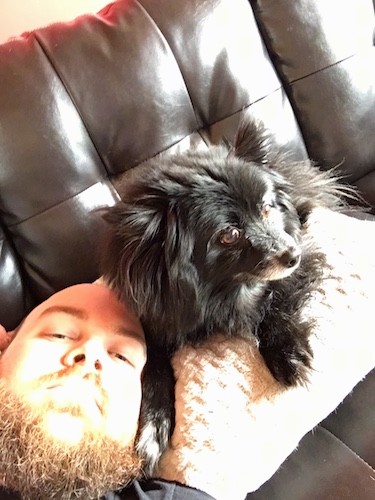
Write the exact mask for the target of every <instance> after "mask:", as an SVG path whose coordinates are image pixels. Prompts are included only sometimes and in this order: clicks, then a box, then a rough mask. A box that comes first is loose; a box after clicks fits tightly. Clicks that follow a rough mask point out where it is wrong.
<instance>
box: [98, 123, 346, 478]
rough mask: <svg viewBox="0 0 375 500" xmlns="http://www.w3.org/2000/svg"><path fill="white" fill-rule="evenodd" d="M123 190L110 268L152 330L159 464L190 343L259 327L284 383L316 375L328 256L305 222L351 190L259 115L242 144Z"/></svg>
mask: <svg viewBox="0 0 375 500" xmlns="http://www.w3.org/2000/svg"><path fill="white" fill-rule="evenodd" d="M117 187H118V190H119V193H120V197H121V201H120V202H119V203H118V204H117V205H115V206H114V207H112V208H110V209H109V210H108V212H107V213H106V214H105V219H106V221H107V222H108V224H109V227H110V234H109V240H108V244H107V246H106V248H105V251H104V256H103V266H102V271H103V274H104V277H105V278H106V280H108V282H109V283H110V284H111V285H112V286H113V287H114V288H115V289H116V290H117V292H118V293H119V295H120V297H121V298H122V299H125V300H126V301H127V302H128V303H129V304H130V305H131V307H132V309H133V310H134V311H135V313H136V314H137V315H139V316H140V317H141V320H142V322H143V325H144V328H145V331H146V335H147V340H148V344H149V353H150V359H149V361H148V363H147V365H146V370H145V373H144V380H143V384H144V398H143V406H142V416H141V420H142V422H141V428H140V436H139V449H140V451H141V453H143V454H144V455H145V457H146V459H147V468H146V473H149V472H151V470H152V468H153V466H154V464H155V463H156V460H157V459H158V457H159V455H160V453H161V451H163V449H164V447H165V446H166V444H167V442H168V437H169V435H170V433H171V431H172V430H173V418H174V413H173V401H174V397H173V394H174V392H173V389H174V381H173V373H172V371H171V368H170V364H169V358H170V356H171V355H172V354H173V352H175V350H176V349H177V348H179V347H180V346H182V345H184V344H185V343H191V344H193V345H194V344H197V343H199V342H201V341H203V340H204V339H205V338H207V336H209V335H211V334H212V333H213V332H219V331H220V332H225V333H226V334H228V335H242V336H249V335H255V336H256V338H257V340H258V343H259V349H260V352H261V353H262V355H263V357H264V359H265V362H266V363H267V365H268V367H269V369H270V371H271V372H272V374H273V375H274V377H275V378H276V379H277V380H279V381H280V382H281V383H283V384H285V385H286V386H291V385H295V384H299V383H304V382H306V380H307V379H308V375H309V369H310V366H311V356H312V353H311V349H310V346H309V335H310V333H311V329H312V326H313V325H312V324H311V323H309V322H307V321H305V320H303V318H302V315H301V311H302V309H303V306H304V304H305V303H306V301H307V299H308V298H309V296H310V294H311V292H312V291H313V290H314V289H316V287H317V286H318V284H319V280H320V279H321V271H322V268H323V266H324V257H323V256H322V255H321V254H320V253H319V252H318V251H317V250H316V249H315V248H314V246H313V245H312V244H311V242H310V241H308V239H307V238H304V223H305V222H306V220H307V218H308V216H309V213H310V212H311V211H312V209H313V208H314V207H317V206H323V207H329V208H333V209H336V208H337V207H338V206H340V205H341V197H340V194H341V188H340V186H339V184H338V183H337V181H336V178H335V177H334V176H333V175H332V174H330V173H327V172H321V171H319V170H318V168H317V167H315V166H314V165H312V164H311V163H310V162H308V161H306V162H302V163H293V164H291V163H288V162H287V161H284V160H283V159H281V158H279V156H278V155H277V154H274V153H273V151H272V148H271V149H270V148H269V140H268V137H267V134H266V132H265V131H264V129H263V128H262V126H260V125H258V124H252V123H248V124H243V125H242V126H241V127H240V130H239V132H238V134H237V139H236V141H235V145H234V147H233V148H226V147H221V146H220V147H219V146H215V147H210V148H208V149H207V151H205V152H189V153H186V154H181V155H176V156H164V157H159V158H157V159H154V160H153V161H151V162H149V163H148V164H147V166H143V167H139V168H137V169H135V170H134V171H133V172H132V173H131V175H127V176H126V177H124V178H123V179H122V180H121V181H120V183H119V185H118V186H117ZM155 353H156V354H155ZM228 397H230V395H228Z"/></svg>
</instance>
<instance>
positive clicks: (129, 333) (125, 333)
mask: <svg viewBox="0 0 375 500" xmlns="http://www.w3.org/2000/svg"><path fill="white" fill-rule="evenodd" d="M113 333H114V334H116V335H120V336H121V337H130V338H133V339H134V340H137V341H138V342H140V343H141V344H142V345H145V344H146V341H145V338H144V336H143V335H142V334H141V333H139V332H137V331H136V330H129V329H128V328H126V327H125V326H122V327H120V328H116V330H114V332H113Z"/></svg>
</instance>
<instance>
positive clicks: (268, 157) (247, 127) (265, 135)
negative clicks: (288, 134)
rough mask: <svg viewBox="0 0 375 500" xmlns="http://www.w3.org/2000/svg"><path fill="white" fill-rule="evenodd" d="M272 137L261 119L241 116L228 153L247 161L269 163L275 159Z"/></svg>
mask: <svg viewBox="0 0 375 500" xmlns="http://www.w3.org/2000/svg"><path fill="white" fill-rule="evenodd" d="M274 150H275V148H274V147H273V141H272V137H271V135H270V133H269V132H267V130H266V128H265V126H264V125H263V123H262V122H261V121H258V120H255V119H249V118H243V119H242V121H241V122H240V125H239V128H238V130H237V133H236V137H235V140H234V146H233V149H232V150H231V152H230V154H232V155H234V156H236V157H237V158H241V159H243V160H245V161H248V162H254V163H260V164H263V165H270V164H272V163H273V162H274V161H275V160H276V156H275V154H274Z"/></svg>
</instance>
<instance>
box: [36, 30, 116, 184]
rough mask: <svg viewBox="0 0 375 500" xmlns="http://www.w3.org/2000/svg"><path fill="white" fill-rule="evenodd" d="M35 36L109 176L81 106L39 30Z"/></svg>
mask: <svg viewBox="0 0 375 500" xmlns="http://www.w3.org/2000/svg"><path fill="white" fill-rule="evenodd" d="M33 36H34V38H35V41H36V42H37V44H38V46H39V48H40V50H41V51H42V53H43V55H44V57H45V58H46V61H47V62H48V64H49V65H50V66H51V68H52V71H53V72H54V73H55V75H56V76H57V78H58V79H59V81H60V82H61V85H62V86H63V88H64V89H65V92H66V94H67V95H68V96H69V99H70V102H71V103H72V105H73V106H74V108H75V110H76V111H77V113H78V116H79V118H80V120H81V123H82V125H83V127H84V129H85V131H86V133H87V136H88V137H89V139H90V141H91V143H92V145H93V147H94V149H95V151H96V153H97V155H98V158H99V160H100V161H101V163H102V165H103V168H104V171H105V172H106V175H107V177H108V171H109V169H108V168H107V166H106V164H105V161H104V159H103V157H102V155H101V154H100V151H99V149H98V148H97V147H96V144H95V142H94V140H93V137H92V135H91V134H90V131H89V129H88V127H87V124H86V122H85V120H84V119H83V116H82V114H81V112H80V109H79V107H78V106H77V103H76V102H75V100H74V98H73V95H72V93H71V92H70V90H69V87H68V85H67V84H66V83H65V81H64V79H63V77H62V76H61V74H60V73H59V72H58V70H57V67H56V65H55V64H53V62H52V60H51V58H50V57H49V55H48V51H47V49H46V48H45V47H44V45H43V42H42V41H41V39H40V38H39V36H38V33H37V32H34V33H33Z"/></svg>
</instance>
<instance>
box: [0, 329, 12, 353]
mask: <svg viewBox="0 0 375 500" xmlns="http://www.w3.org/2000/svg"><path fill="white" fill-rule="evenodd" d="M11 340H12V332H7V331H6V330H5V328H4V327H3V325H0V352H1V351H3V350H4V349H6V348H7V347H8V345H9V343H10V341H11Z"/></svg>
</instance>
